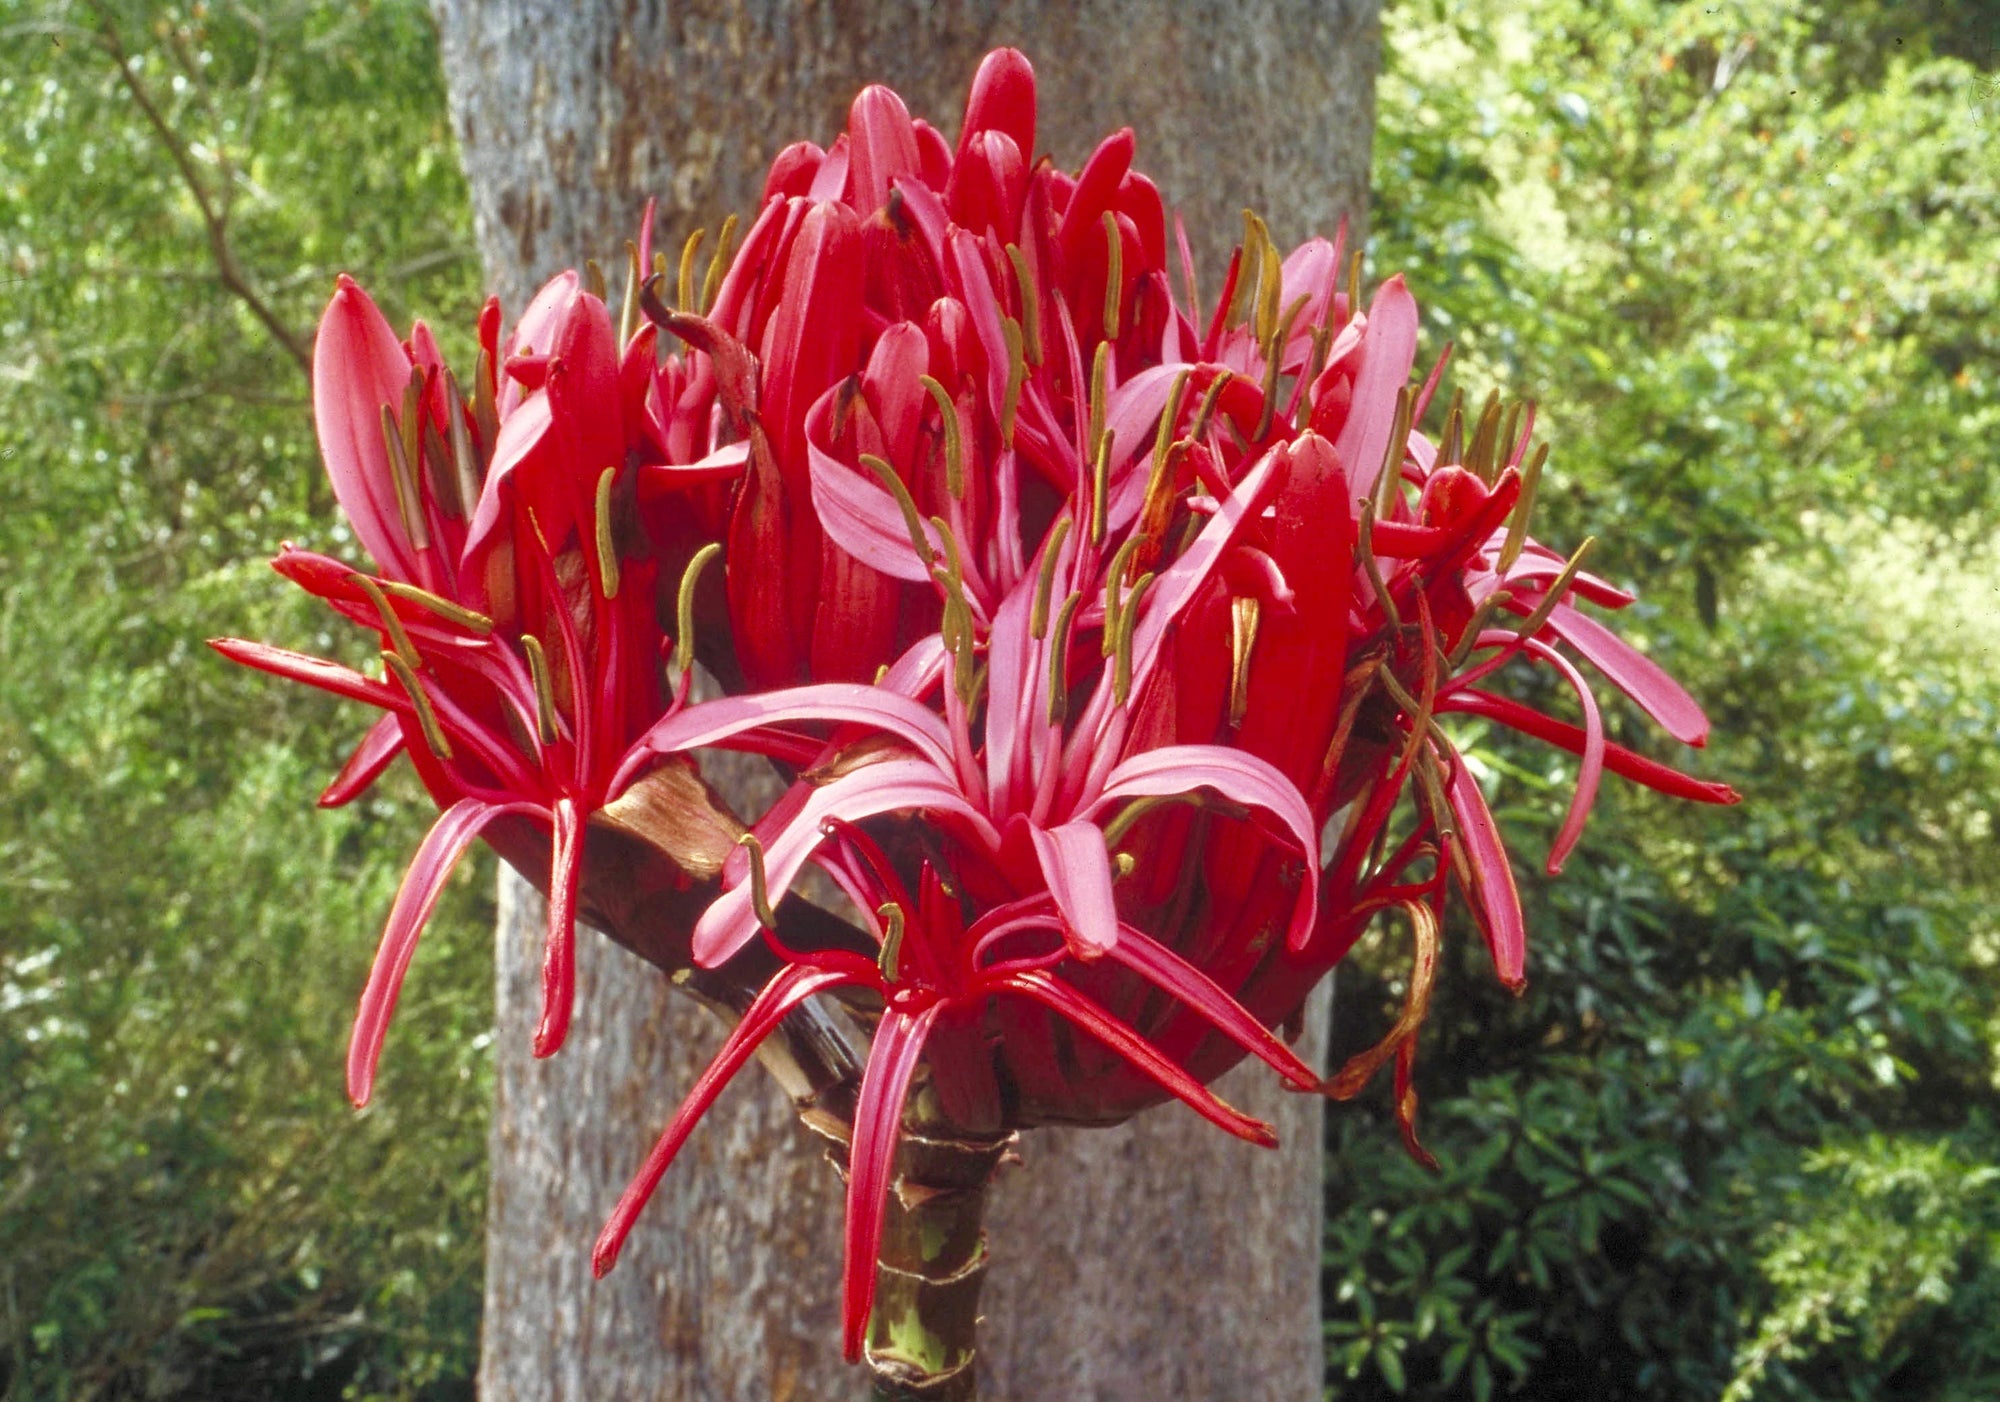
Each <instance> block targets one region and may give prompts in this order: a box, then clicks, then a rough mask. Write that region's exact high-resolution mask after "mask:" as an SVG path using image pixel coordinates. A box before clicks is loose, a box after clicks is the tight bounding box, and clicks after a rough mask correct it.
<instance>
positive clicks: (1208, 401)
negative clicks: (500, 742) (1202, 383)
mask: <svg viewBox="0 0 2000 1402" xmlns="http://www.w3.org/2000/svg"><path fill="white" fill-rule="evenodd" d="M1235 377H1236V372H1235V371H1233V370H1224V371H1222V372H1221V373H1220V374H1218V375H1217V376H1216V377H1215V379H1214V380H1213V381H1211V382H1210V384H1209V386H1208V393H1206V394H1204V395H1203V396H1202V397H1201V407H1200V408H1198V409H1196V410H1195V411H1194V422H1193V423H1191V424H1189V425H1188V431H1187V438H1186V439H1185V440H1183V441H1185V442H1188V443H1199V442H1201V440H1202V439H1203V438H1205V437H1207V436H1208V424H1209V420H1210V419H1213V418H1214V417H1215V406H1216V404H1217V402H1218V401H1220V400H1221V398H1222V388H1223V386H1224V385H1226V384H1228V383H1229V382H1230V381H1231V380H1232V379H1234V378H1235Z"/></svg>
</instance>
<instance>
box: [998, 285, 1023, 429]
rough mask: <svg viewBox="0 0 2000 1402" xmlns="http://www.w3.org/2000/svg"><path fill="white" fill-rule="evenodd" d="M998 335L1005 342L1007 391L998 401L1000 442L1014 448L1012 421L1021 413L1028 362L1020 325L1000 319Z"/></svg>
mask: <svg viewBox="0 0 2000 1402" xmlns="http://www.w3.org/2000/svg"><path fill="white" fill-rule="evenodd" d="M1000 335H1001V337H1002V339H1004V340H1005V341H1006V342H1007V389H1006V392H1005V394H1004V395H1003V396H1002V398H1001V400H1000V442H1001V443H1002V444H1003V445H1004V446H1006V447H1009V448H1011V447H1013V446H1014V419H1015V416H1016V415H1018V414H1019V413H1020V411H1021V386H1022V385H1024V384H1026V383H1027V380H1028V362H1027V357H1026V353H1025V352H1024V351H1023V350H1022V347H1021V324H1020V323H1019V322H1017V321H1015V320H1014V318H1013V317H1011V316H1003V317H1001V318H1000Z"/></svg>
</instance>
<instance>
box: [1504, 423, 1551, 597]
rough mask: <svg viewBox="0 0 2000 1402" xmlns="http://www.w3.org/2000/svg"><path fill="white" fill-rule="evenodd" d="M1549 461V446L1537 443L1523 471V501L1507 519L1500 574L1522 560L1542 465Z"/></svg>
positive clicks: (1518, 502)
mask: <svg viewBox="0 0 2000 1402" xmlns="http://www.w3.org/2000/svg"><path fill="white" fill-rule="evenodd" d="M1548 460H1549V445H1548V444H1546V443H1537V444H1536V445H1535V451H1534V452H1532V453H1530V454H1528V462H1527V465H1526V466H1525V467H1523V468H1522V469H1521V499H1520V500H1519V501H1517V502H1515V503H1514V514H1513V515H1512V516H1510V517H1508V518H1507V539H1506V540H1505V541H1503V542H1502V543H1501V545H1500V573H1501V574H1503V575H1504V574H1505V573H1507V571H1508V570H1510V569H1512V568H1513V567H1514V562H1515V561H1516V560H1518V559H1520V558H1521V547H1522V546H1524V545H1526V544H1527V543H1528V518H1529V517H1530V516H1531V515H1533V514H1534V510H1535V489H1536V488H1537V487H1539V486H1541V484H1542V465H1543V464H1544V463H1546V462H1547V461H1548Z"/></svg>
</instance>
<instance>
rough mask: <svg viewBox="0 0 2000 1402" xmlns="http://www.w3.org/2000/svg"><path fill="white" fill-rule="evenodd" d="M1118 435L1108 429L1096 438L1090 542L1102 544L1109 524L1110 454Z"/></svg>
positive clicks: (1091, 489)
mask: <svg viewBox="0 0 2000 1402" xmlns="http://www.w3.org/2000/svg"><path fill="white" fill-rule="evenodd" d="M1117 440H1118V435H1117V434H1116V433H1114V432H1112V431H1111V430H1110V429H1108V428H1107V429H1106V430H1104V436H1103V437H1102V438H1100V439H1098V440H1097V462H1096V463H1095V464H1094V466H1093V468H1092V471H1091V479H1090V543H1091V544H1092V545H1102V544H1104V533H1105V530H1106V529H1107V528H1108V527H1109V526H1110V524H1111V454H1112V451H1113V449H1114V448H1115V447H1116V446H1117Z"/></svg>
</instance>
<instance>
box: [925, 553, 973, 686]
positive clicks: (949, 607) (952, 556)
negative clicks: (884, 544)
mask: <svg viewBox="0 0 2000 1402" xmlns="http://www.w3.org/2000/svg"><path fill="white" fill-rule="evenodd" d="M931 524H932V525H933V526H935V527H936V528H937V533H938V539H939V540H941V541H943V542H944V555H945V563H944V566H943V567H942V568H938V567H935V566H934V567H933V568H932V569H931V577H932V578H933V579H935V580H937V582H938V584H939V585H940V586H941V587H942V588H943V589H944V596H945V597H944V617H943V619H942V620H941V623H940V632H941V633H942V635H943V638H944V645H945V646H946V647H947V648H949V649H950V650H951V656H952V685H953V689H954V690H956V691H957V693H958V699H959V700H960V701H961V702H963V703H964V705H965V706H966V707H967V708H968V709H970V708H971V706H972V703H973V702H974V700H976V699H977V697H978V695H979V686H980V684H981V682H982V681H983V678H982V677H981V676H980V673H979V670H978V666H977V664H976V663H975V662H974V660H973V652H972V649H973V642H974V638H973V626H972V606H971V605H970V604H968V603H967V602H966V600H965V569H964V561H963V560H962V559H961V558H960V556H959V553H958V538H957V537H956V536H954V535H953V534H952V533H951V527H950V526H949V525H948V524H947V523H946V522H945V520H944V518H943V517H940V516H933V517H931Z"/></svg>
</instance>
